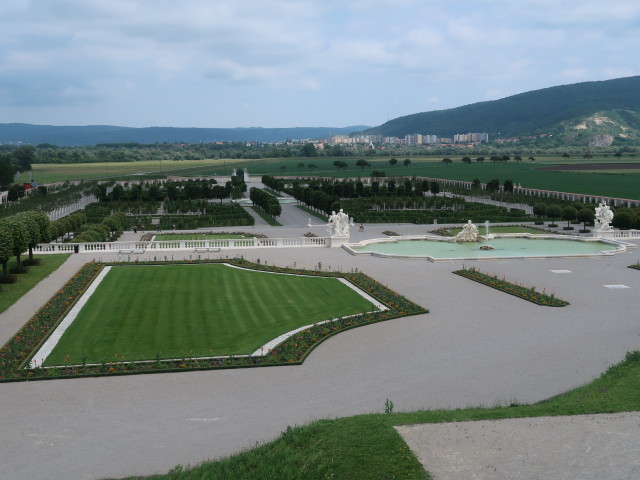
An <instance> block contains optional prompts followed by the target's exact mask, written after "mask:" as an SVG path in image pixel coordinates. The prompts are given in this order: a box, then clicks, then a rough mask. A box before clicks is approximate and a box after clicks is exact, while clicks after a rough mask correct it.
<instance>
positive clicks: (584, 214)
mask: <svg viewBox="0 0 640 480" xmlns="http://www.w3.org/2000/svg"><path fill="white" fill-rule="evenodd" d="M595 217H596V212H595V210H594V209H593V208H589V207H585V208H581V209H580V210H578V215H577V216H576V218H577V219H578V221H579V222H582V229H583V230H586V229H587V223H593V221H594V219H595Z"/></svg>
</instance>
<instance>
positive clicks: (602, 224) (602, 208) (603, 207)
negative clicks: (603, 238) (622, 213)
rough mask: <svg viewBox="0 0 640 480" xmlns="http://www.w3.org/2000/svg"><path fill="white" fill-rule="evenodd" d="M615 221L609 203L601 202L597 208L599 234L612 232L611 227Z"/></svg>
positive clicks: (596, 222)
mask: <svg viewBox="0 0 640 480" xmlns="http://www.w3.org/2000/svg"><path fill="white" fill-rule="evenodd" d="M612 221H613V212H612V211H611V208H610V207H609V205H607V202H600V203H599V204H598V206H597V207H596V218H595V227H596V230H597V231H599V232H606V231H609V230H612V228H611V225H609V224H610V223H611V222H612Z"/></svg>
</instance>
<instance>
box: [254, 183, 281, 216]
mask: <svg viewBox="0 0 640 480" xmlns="http://www.w3.org/2000/svg"><path fill="white" fill-rule="evenodd" d="M249 199H250V200H251V202H252V203H253V205H254V206H258V207H260V208H261V209H262V210H264V211H265V213H266V214H267V215H269V216H270V217H273V218H275V217H277V216H278V215H280V214H281V213H282V207H281V206H280V202H279V201H278V198H277V197H276V196H275V195H271V194H270V193H269V192H267V191H265V190H262V189H261V188H256V187H252V188H251V190H249Z"/></svg>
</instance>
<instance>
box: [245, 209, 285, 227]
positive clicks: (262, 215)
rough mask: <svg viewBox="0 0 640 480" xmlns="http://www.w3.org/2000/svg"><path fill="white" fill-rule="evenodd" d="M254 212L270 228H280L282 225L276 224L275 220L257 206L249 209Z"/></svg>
mask: <svg viewBox="0 0 640 480" xmlns="http://www.w3.org/2000/svg"><path fill="white" fill-rule="evenodd" d="M251 208H252V209H253V211H254V212H256V213H257V214H258V216H259V217H260V218H262V219H263V220H264V221H265V222H267V223H268V224H269V225H270V226H272V227H281V226H282V224H281V223H280V222H278V221H277V220H276V219H275V218H272V217H270V216H269V215H267V213H266V212H265V211H264V210H263V209H261V208H260V207H258V206H253V207H251Z"/></svg>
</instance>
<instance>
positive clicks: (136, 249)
mask: <svg viewBox="0 0 640 480" xmlns="http://www.w3.org/2000/svg"><path fill="white" fill-rule="evenodd" d="M330 246H331V239H330V238H325V237H300V238H229V239H216V240H167V241H151V242H140V241H133V242H92V243H41V244H39V245H37V246H36V247H35V248H34V249H33V251H34V253H101V252H104V253H144V252H146V251H153V252H156V251H176V250H191V251H195V252H199V251H203V252H204V251H218V250H223V249H234V248H290V247H330Z"/></svg>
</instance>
